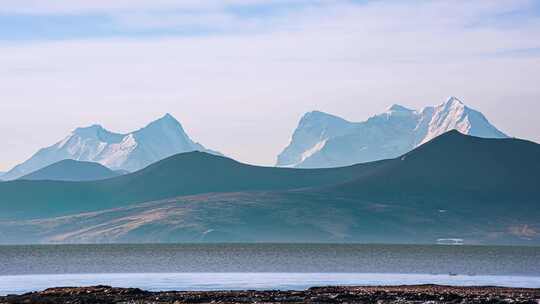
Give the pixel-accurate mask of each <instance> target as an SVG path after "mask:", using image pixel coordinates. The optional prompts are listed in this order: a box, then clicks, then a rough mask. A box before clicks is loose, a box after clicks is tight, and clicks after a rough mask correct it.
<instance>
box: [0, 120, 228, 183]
mask: <svg viewBox="0 0 540 304" xmlns="http://www.w3.org/2000/svg"><path fill="white" fill-rule="evenodd" d="M190 151H205V152H209V153H213V154H219V153H218V152H215V151H211V150H208V149H206V148H204V147H203V146H202V145H201V144H199V143H196V142H194V141H193V140H191V138H190V137H189V136H188V135H187V134H186V132H185V131H184V129H183V128H182V125H181V124H180V123H179V122H178V121H177V120H176V119H175V118H174V117H172V116H171V115H170V114H166V115H165V116H163V117H162V118H160V119H158V120H156V121H154V122H152V123H150V124H148V125H147V126H146V127H144V128H142V129H139V130H137V131H134V132H130V133H128V134H118V133H113V132H110V131H108V130H106V129H104V128H103V127H102V126H100V125H92V126H90V127H85V128H78V129H75V130H74V131H73V132H71V133H70V134H69V135H68V136H67V137H65V138H64V139H63V140H61V141H59V142H57V143H56V144H54V145H52V146H49V147H47V148H43V149H41V150H39V151H38V152H37V153H36V154H34V155H33V156H32V157H31V158H30V159H28V160H27V161H25V162H23V163H22V164H20V165H17V166H15V167H14V168H13V169H11V170H10V171H9V172H7V173H6V174H4V175H3V176H2V179H3V180H14V179H17V178H19V177H22V176H24V175H27V174H30V173H32V172H34V171H36V170H39V169H41V168H44V167H46V166H48V165H51V164H54V163H56V162H58V161H61V160H64V159H73V160H79V161H91V162H97V163H100V164H102V165H104V166H106V167H108V168H110V169H112V170H125V171H130V172H133V171H137V170H139V169H142V168H144V167H146V166H148V165H150V164H152V163H154V162H156V161H159V160H162V159H164V158H166V157H169V156H171V155H174V154H177V153H182V152H190Z"/></svg>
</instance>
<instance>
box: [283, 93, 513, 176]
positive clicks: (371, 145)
mask: <svg viewBox="0 0 540 304" xmlns="http://www.w3.org/2000/svg"><path fill="white" fill-rule="evenodd" d="M453 129H455V130H458V131H460V132H461V133H463V134H467V135H472V136H477V137H485V138H506V137H508V136H507V135H506V134H504V133H503V132H501V131H499V130H498V129H497V128H496V127H494V126H493V125H492V124H491V123H490V122H489V121H488V120H487V119H486V117H485V116H484V115H483V114H482V113H480V112H478V111H476V110H473V109H471V108H469V107H467V106H466V105H465V104H464V103H463V102H462V101H460V100H459V99H457V98H455V97H451V98H449V99H448V100H447V101H446V102H444V103H442V104H440V105H437V106H430V107H425V108H424V109H422V110H420V111H417V110H412V109H408V108H406V107H403V106H400V105H393V106H391V107H390V108H388V110H387V111H386V112H384V113H382V114H379V115H375V116H373V117H371V118H369V119H368V120H367V121H364V122H349V121H347V120H345V119H342V118H340V117H337V116H334V115H330V114H327V113H323V112H319V111H314V112H309V113H306V114H305V115H304V116H303V117H302V119H301V120H300V123H299V124H298V127H297V128H296V130H295V131H294V133H293V136H292V139H291V142H290V144H289V145H288V146H287V147H286V148H285V149H284V150H283V152H281V153H280V154H279V155H278V157H277V164H276V165H277V166H280V167H298V168H325V167H339V166H347V165H352V164H356V163H362V162H368V161H376V160H381V159H388V158H394V157H398V156H399V155H402V154H404V153H407V152H409V151H411V150H412V149H414V148H415V147H418V146H419V145H421V144H423V143H426V142H428V141H430V140H431V139H433V138H435V137H437V136H439V135H441V134H443V133H445V132H447V131H450V130H453Z"/></svg>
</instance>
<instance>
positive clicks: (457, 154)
mask: <svg viewBox="0 0 540 304" xmlns="http://www.w3.org/2000/svg"><path fill="white" fill-rule="evenodd" d="M539 161H540V145H538V144H536V143H532V142H528V141H523V140H518V139H482V138H476V137H470V136H465V135H462V134H460V133H458V132H449V133H446V134H444V135H442V136H440V137H438V138H436V139H434V140H433V141H431V142H429V143H426V144H425V145H423V146H421V147H419V148H417V149H416V150H414V151H412V152H410V153H408V154H406V155H404V156H402V157H400V158H397V159H392V160H386V161H380V162H375V163H368V164H360V165H356V166H351V167H344V168H336V169H315V170H302V169H283V168H265V167H256V166H249V165H244V164H241V163H238V162H235V161H233V160H231V159H228V158H224V157H218V156H213V155H209V154H205V153H199V152H194V153H186V154H180V155H176V156H174V157H171V158H169V159H166V160H164V161H161V162H158V163H156V164H154V165H152V166H149V167H148V168H146V169H144V170H141V171H139V172H135V173H132V174H129V175H125V176H121V177H117V178H113V179H109V180H104V181H98V182H77V183H67V182H31V181H16V182H7V183H2V184H0V197H1V198H2V201H1V203H0V208H1V209H0V211H1V212H2V214H7V215H8V216H9V217H12V218H13V217H18V218H22V217H26V218H29V217H38V216H39V217H48V218H46V219H45V218H44V219H41V220H32V221H20V220H18V221H0V242H21V240H24V241H26V242H199V241H202V242H238V241H245V242H259V241H260V242H367V243H381V242H383V243H384V242H386V243H434V242H436V241H437V239H440V238H461V239H464V240H465V242H466V243H468V244H531V245H538V244H540V189H539V188H540V187H538V184H539V181H540V170H539V169H540V165H539ZM210 192H214V193H210ZM217 192H220V193H217ZM186 194H196V195H191V196H186ZM181 195H184V196H181ZM6 198H7V199H8V200H5V199H6ZM162 198H164V200H161V201H156V200H159V199H162ZM165 198H166V199H165ZM7 201H11V202H12V204H8V203H4V202H7ZM137 202H143V203H141V204H136V203H137ZM121 206H123V207H121ZM119 207H121V208H119ZM105 208H109V209H108V210H102V209H105ZM26 210H27V211H26ZM84 210H101V211H99V212H90V213H79V214H72V215H70V216H66V217H56V218H53V216H54V215H60V214H69V213H77V212H80V211H84ZM6 217H7V216H6Z"/></svg>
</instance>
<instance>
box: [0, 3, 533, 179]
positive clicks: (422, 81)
mask: <svg viewBox="0 0 540 304" xmlns="http://www.w3.org/2000/svg"><path fill="white" fill-rule="evenodd" d="M0 67H1V68H0V143H1V144H0V148H1V150H2V153H0V171H6V170H9V169H10V168H11V167H12V166H14V165H16V164H18V163H20V162H22V161H24V160H26V159H27V158H29V157H30V156H31V155H32V154H33V153H35V152H36V151H37V150H38V149H39V148H42V147H45V146H48V145H51V144H53V143H55V142H57V141H59V140H61V139H62V138H64V137H65V136H66V135H67V134H68V133H69V132H70V131H71V130H73V129H75V128H76V127H81V126H87V125H91V124H95V123H99V124H101V125H103V126H104V127H105V128H107V129H109V130H111V131H115V132H129V131H132V130H135V129H138V128H140V127H142V126H144V125H145V124H147V123H149V122H150V121H152V120H155V119H157V118H159V117H161V116H163V114H165V113H171V114H172V115H173V116H174V117H176V118H177V119H178V120H179V121H180V122H181V123H182V125H183V127H184V128H185V129H186V131H187V132H188V134H189V135H190V137H192V138H193V139H194V140H195V141H198V142H200V143H202V144H203V145H205V146H206V147H208V148H211V149H214V150H218V151H220V152H222V153H224V154H225V155H227V156H230V157H232V158H235V159H238V160H240V161H243V162H247V163H253V164H262V165H273V164H274V163H275V159H276V156H277V154H278V153H279V152H280V151H281V150H282V149H283V148H284V147H285V146H286V145H287V144H288V142H289V140H290V137H291V135H292V132H293V130H294V128H295V127H296V125H297V123H298V121H299V119H300V117H301V116H302V115H303V114H304V113H305V112H308V111H312V110H320V111H325V112H329V113H332V114H335V115H339V116H341V117H344V118H346V119H348V120H351V121H362V120H364V119H366V118H368V117H370V116H372V115H375V114H377V113H380V112H383V111H384V110H385V109H386V108H387V107H388V106H390V105H392V104H395V103H397V104H402V105H404V106H407V107H410V108H418V109H419V108H421V107H424V106H428V105H436V104H440V103H442V102H444V101H445V100H446V99H447V98H448V97H449V96H456V97H458V98H460V99H461V100H462V101H463V102H464V103H465V104H467V105H468V106H470V107H472V108H474V109H477V110H480V111H481V112H483V113H484V114H485V115H486V116H487V117H488V119H489V120H490V121H491V122H492V123H493V124H494V125H495V126H497V127H498V128H499V129H501V130H502V131H504V132H505V133H507V134H509V135H511V136H515V137H520V138H525V139H529V140H533V141H536V142H540V119H539V117H540V85H539V84H540V1H537V0H511V1H510V0H509V1H507V0H497V1H493V0H479V1H459V0H449V1H444V0H441V1H421V0H417V1H412V0H411V1H408V0H400V1H353V0H349V1H347V0H343V1H342V0H334V1H329V0H311V1H307V0H305V1H304V0H296V1H295V0H221V1H218V0H185V1H181V0H180V1H179V0H175V1H173V0H115V1H110V0H92V1H90V0H70V1H65V0H48V1H43V0H2V4H1V5H0Z"/></svg>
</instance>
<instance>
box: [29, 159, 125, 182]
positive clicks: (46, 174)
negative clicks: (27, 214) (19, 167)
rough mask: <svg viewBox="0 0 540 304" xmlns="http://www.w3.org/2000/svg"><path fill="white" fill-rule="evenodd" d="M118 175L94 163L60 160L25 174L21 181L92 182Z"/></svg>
mask: <svg viewBox="0 0 540 304" xmlns="http://www.w3.org/2000/svg"><path fill="white" fill-rule="evenodd" d="M119 175H120V174H119V173H116V172H115V171H112V170H111V169H109V168H107V167H105V166H103V165H101V164H99V163H94V162H85V161H76V160H72V159H65V160H61V161H59V162H57V163H54V164H52V165H49V166H47V167H45V168H43V169H40V170H37V171H35V172H32V173H30V174H27V175H25V176H23V177H21V178H19V179H21V180H55V181H94V180H101V179H107V178H111V177H116V176H119Z"/></svg>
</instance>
